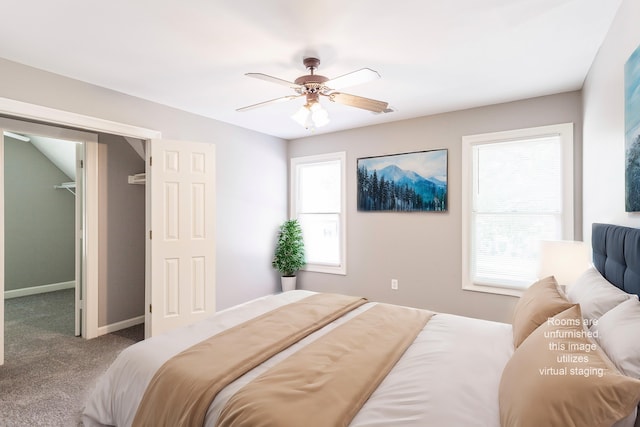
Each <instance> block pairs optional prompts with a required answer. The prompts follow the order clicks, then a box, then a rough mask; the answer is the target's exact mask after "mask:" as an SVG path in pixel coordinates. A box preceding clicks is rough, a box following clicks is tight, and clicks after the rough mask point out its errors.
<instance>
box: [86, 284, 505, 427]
mask: <svg viewBox="0 0 640 427" xmlns="http://www.w3.org/2000/svg"><path fill="white" fill-rule="evenodd" d="M311 294H312V292H308V291H291V292H286V293H283V294H278V295H272V296H268V297H263V298H259V299H257V300H253V301H250V302H248V303H245V304H242V305H239V306H236V307H233V308H230V309H227V310H224V311H222V312H219V313H217V314H216V315H214V316H212V317H211V318H209V319H207V320H205V321H202V322H199V323H197V324H194V325H190V326H187V327H185V328H181V329H178V330H174V331H172V332H169V333H167V334H164V335H160V336H157V337H154V338H151V339H148V340H145V341H142V342H140V343H137V344H135V345H133V346H131V347H129V348H127V349H126V350H124V351H123V352H122V353H121V354H120V355H119V356H118V358H117V359H116V360H115V361H114V363H113V364H112V365H111V367H110V368H109V369H108V370H107V372H106V373H105V374H104V376H103V377H102V378H101V379H100V380H99V381H98V383H97V385H96V388H95V390H94V391H93V392H92V393H91V395H90V396H89V398H88V400H87V402H86V404H85V408H84V413H83V422H84V425H85V426H87V427H91V426H130V425H131V423H132V421H133V418H134V416H135V413H136V408H137V407H138V404H139V403H140V400H141V399H142V395H143V394H144V391H145V388H146V387H147V384H148V383H149V382H150V381H151V378H152V377H153V375H154V373H155V371H156V370H157V369H158V368H159V367H160V366H161V365H162V364H163V363H164V362H165V361H167V360H168V359H169V358H171V357H172V356H173V355H175V354H177V353H179V352H181V351H182V350H185V349H186V348H188V347H190V346H192V345H194V344H196V343H198V342H200V341H202V340H204V339H206V338H208V337H209V336H211V335H213V334H215V333H218V332H220V331H222V330H224V329H227V328H230V327H232V326H234V325H237V324H239V323H242V322H244V321H246V320H248V319H250V318H252V317H255V316H258V315H260V314H262V313H265V312H267V311H269V310H272V309H274V308H276V307H279V306H281V305H284V304H287V303H290V302H293V301H297V300H299V299H302V298H304V297H306V296H309V295H311ZM374 304H375V303H368V304H365V305H364V306H362V307H360V308H358V309H356V310H354V311H352V312H351V313H349V314H347V315H346V316H344V317H342V318H341V319H338V320H337V321H336V322H334V323H332V324H331V325H328V326H327V327H325V328H323V329H321V330H319V331H318V332H316V333H314V334H312V335H310V336H309V337H307V338H305V339H304V340H302V341H300V342H299V343H297V344H295V345H294V346H292V347H290V348H288V349H287V350H285V351H284V352H282V353H279V354H278V355H276V356H274V357H273V358H271V359H269V360H268V361H267V362H265V363H263V364H262V365H260V366H258V367H256V368H255V369H253V370H252V371H250V372H249V373H247V374H246V375H244V376H243V377H241V378H239V379H238V380H236V381H235V382H233V383H232V384H230V385H229V386H228V387H226V388H225V389H223V390H222V392H220V393H219V394H218V396H217V397H216V398H215V399H214V401H213V402H212V404H211V407H210V408H209V411H208V412H207V417H206V419H205V425H206V426H210V427H214V426H215V424H216V420H217V417H218V415H219V413H220V411H221V410H222V408H223V407H224V405H225V403H226V401H227V400H228V399H229V397H230V396H231V395H232V394H233V393H234V392H235V391H236V390H238V389H239V388H240V387H242V386H243V385H245V384H247V383H248V382H249V381H251V380H252V379H253V378H255V377H257V376H258V375H260V374H261V373H262V372H264V371H265V370H267V369H269V367H271V366H274V365H275V364H277V363H278V362H279V361H280V360H282V359H284V358H286V357H287V356H288V355H290V354H292V353H294V352H296V351H297V350H299V349H300V348H302V347H303V346H304V345H306V344H307V343H309V342H311V341H313V340H315V339H316V338H318V337H319V336H321V335H323V334H325V333H327V332H328V331H329V330H331V329H333V328H334V327H335V326H337V325H338V324H341V323H343V322H345V321H346V320H348V319H349V318H351V317H353V316H355V315H357V314H359V313H361V312H362V311H365V310H368V309H369V308H371V307H372V306H373V305H374ZM398 327H402V325H398ZM512 353H513V336H512V332H511V325H507V324H503V323H496V322H490V321H486V320H479V319H472V318H467V317H461V316H454V315H450V314H436V315H435V316H433V317H432V318H431V320H429V322H428V323H427V325H426V326H425V328H424V329H423V330H422V332H421V333H420V334H419V335H418V337H417V338H416V340H415V342H414V343H413V344H412V345H411V347H409V349H407V351H406V352H405V354H404V355H403V356H402V358H401V359H400V360H399V361H398V363H397V364H396V366H395V367H394V368H393V370H392V371H391V372H390V373H389V375H388V376H387V377H386V379H385V380H384V381H383V382H382V383H381V384H380V386H379V387H378V389H377V390H376V391H375V392H374V393H373V395H372V396H371V397H370V398H369V400H368V401H367V402H366V403H365V405H364V406H363V407H362V409H361V410H360V412H359V413H358V414H357V415H356V417H355V418H354V419H353V422H352V423H351V426H356V427H365V426H387V427H388V426H394V427H401V426H406V427H428V426H435V427H440V426H452V427H456V426H464V427H471V426H478V427H492V426H495V427H498V426H500V418H499V412H498V386H499V383H500V376H501V374H502V370H503V368H504V366H505V364H506V363H507V361H508V360H509V358H510V357H511V355H512Z"/></svg>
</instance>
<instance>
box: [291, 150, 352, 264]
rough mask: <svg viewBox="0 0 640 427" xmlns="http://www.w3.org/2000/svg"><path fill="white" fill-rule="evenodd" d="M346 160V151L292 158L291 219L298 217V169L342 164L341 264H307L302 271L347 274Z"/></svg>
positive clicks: (339, 232)
mask: <svg viewBox="0 0 640 427" xmlns="http://www.w3.org/2000/svg"><path fill="white" fill-rule="evenodd" d="M346 159H347V154H346V152H345V151H339V152H334V153H325V154H316V155H312V156H302V157H292V158H291V161H290V171H291V173H290V190H289V191H290V197H289V201H290V217H291V218H297V217H298V188H299V179H298V178H299V175H298V169H297V168H298V167H299V166H302V165H305V164H316V163H323V162H335V161H339V162H340V193H341V194H340V212H337V214H338V216H339V224H338V225H339V231H338V234H339V235H338V241H339V250H340V257H339V259H340V262H339V265H327V264H318V263H307V264H306V265H305V266H304V267H302V268H301V270H304V271H310V272H315V273H327V274H339V275H346V274H347V212H346V209H347V194H346V193H347V191H346V190H347V184H346V181H347V174H346Z"/></svg>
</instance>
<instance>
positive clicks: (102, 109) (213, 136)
mask: <svg viewBox="0 0 640 427" xmlns="http://www.w3.org/2000/svg"><path fill="white" fill-rule="evenodd" d="M0 75H2V79H0V97H5V98H11V99H15V100H19V101H23V102H28V103H32V104H38V105H43V106H47V107H52V108H57V109H60V110H66V111H71V112H75V113H80V114H85V115H89V116H94V117H99V118H102V119H106V120H112V121H116V122H121V123H127V124H131V125H135V126H141V127H145V128H149V129H154V130H158V131H160V132H162V137H163V138H165V139H176V140H188V141H199V142H207V143H213V144H216V181H217V182H216V206H217V212H216V267H217V268H216V270H217V271H216V283H217V301H216V305H217V308H218V309H222V308H225V307H229V306H231V305H234V304H237V303H240V302H243V301H246V300H248V299H251V298H255V297H258V296H262V295H265V294H268V293H272V292H274V291H276V290H277V289H278V286H279V282H278V280H279V279H278V276H277V274H276V272H275V271H274V270H273V269H272V268H271V257H272V256H273V247H274V243H275V235H276V231H277V228H278V226H279V224H280V222H281V221H282V220H283V219H284V218H285V217H286V215H287V194H286V192H287V143H286V141H284V140H281V139H279V138H275V137H270V136H266V135H263V134H259V133H257V132H252V131H249V130H246V129H242V128H239V127H236V126H232V125H228V124H225V123H222V122H219V121H216V120H213V119H209V118H206V117H202V116H198V115H195V114H190V113H186V112H184V111H180V110H177V109H174V108H170V107H167V106H163V105H160V104H156V103H153V102H149V101H145V100H142V99H139V98H135V97H132V96H128V95H124V94H122V93H118V92H115V91H111V90H107V89H104V88H101V87H97V86H93V85H90V84H87V83H84V82H80V81H78V80H73V79H69V78H65V77H62V76H59V75H55V74H52V73H48V72H46V71H42V70H37V69H35V68H31V67H26V66H24V65H21V64H17V63H15V62H11V61H7V60H3V59H0ZM211 102H215V100H212V101H211ZM100 162H103V159H102V158H101V159H100ZM123 179H126V177H123ZM99 203H100V206H102V208H101V209H105V210H106V212H105V211H102V215H103V219H104V215H106V216H107V218H106V220H105V221H106V227H107V229H106V230H102V232H104V233H106V234H107V235H111V233H115V234H116V235H117V234H118V233H120V231H118V230H122V229H123V228H126V227H127V224H126V221H124V222H123V220H122V219H121V218H112V216H113V212H110V211H109V210H108V209H107V208H106V207H107V206H110V204H111V203H112V200H110V199H108V198H107V195H105V194H100V200H99ZM102 255H103V254H102V253H101V256H102ZM103 262H106V263H107V264H108V267H107V268H108V269H109V270H112V269H117V268H118V263H117V261H115V260H113V259H106V260H104V261H103ZM102 280H103V281H102V282H101V283H100V291H99V292H100V294H101V295H108V299H107V303H102V302H101V306H100V313H99V318H100V319H101V320H100V322H99V325H100V326H104V325H105V322H117V321H121V320H126V319H125V318H121V316H125V314H124V313H123V312H121V309H120V307H122V306H128V304H129V302H128V300H129V299H130V298H131V295H130V292H127V291H125V292H123V291H122V289H121V287H120V286H121V285H120V284H118V283H117V280H116V279H114V278H113V277H110V276H109V275H107V277H104V276H102ZM134 305H136V306H137V303H136V304H134ZM139 314H142V312H140V313H139Z"/></svg>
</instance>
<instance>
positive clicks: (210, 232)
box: [145, 140, 216, 337]
mask: <svg viewBox="0 0 640 427" xmlns="http://www.w3.org/2000/svg"><path fill="white" fill-rule="evenodd" d="M146 191H147V266H146V267H147V274H146V280H147V286H146V289H147V295H146V302H147V307H146V312H147V314H146V316H145V336H146V337H151V336H154V335H158V334H159V333H162V332H164V331H167V330H169V329H173V328H175V327H178V326H182V325H185V324H188V323H192V322H194V321H197V320H200V319H202V318H204V317H206V316H208V315H210V314H212V313H213V312H214V311H215V290H216V289H215V147H214V145H213V144H205V143H196V142H184V141H168V140H151V141H149V142H148V145H147V167H146Z"/></svg>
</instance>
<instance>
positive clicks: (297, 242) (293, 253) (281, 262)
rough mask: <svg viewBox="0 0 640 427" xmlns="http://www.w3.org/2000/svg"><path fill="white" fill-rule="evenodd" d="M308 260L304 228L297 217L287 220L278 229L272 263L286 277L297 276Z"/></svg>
mask: <svg viewBox="0 0 640 427" xmlns="http://www.w3.org/2000/svg"><path fill="white" fill-rule="evenodd" d="M305 263H306V261H305V259H304V241H303V240H302V228H300V223H299V222H298V220H296V219H289V220H287V221H285V222H284V223H283V224H282V225H281V226H280V230H279V231H278V243H277V244H276V251H275V255H274V256H273V262H272V263H271V265H272V266H273V268H275V269H276V270H278V271H279V272H280V274H281V275H282V276H284V277H290V276H295V275H296V272H297V271H298V270H300V269H301V268H302V267H303V266H304V265H305Z"/></svg>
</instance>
